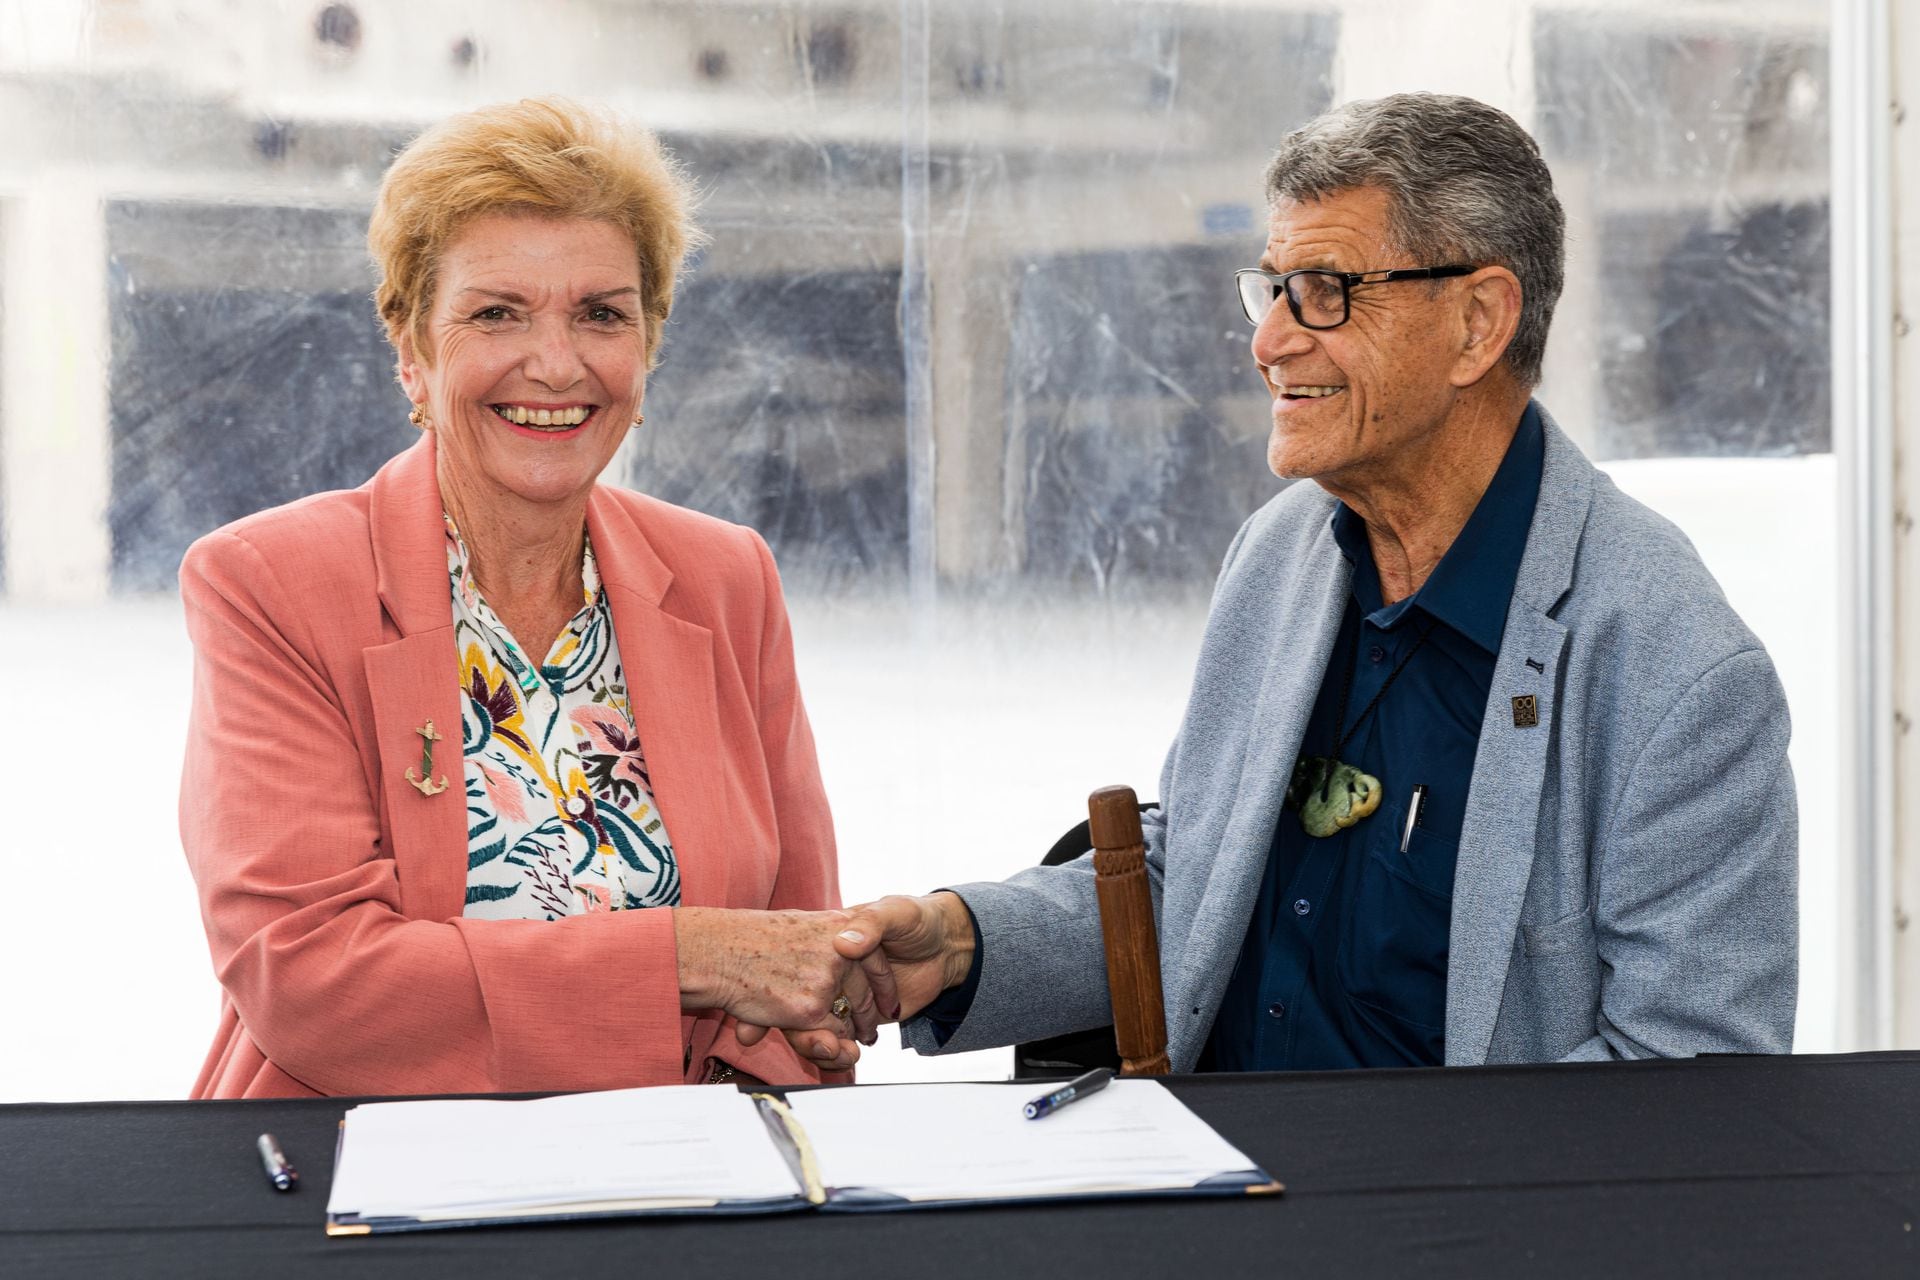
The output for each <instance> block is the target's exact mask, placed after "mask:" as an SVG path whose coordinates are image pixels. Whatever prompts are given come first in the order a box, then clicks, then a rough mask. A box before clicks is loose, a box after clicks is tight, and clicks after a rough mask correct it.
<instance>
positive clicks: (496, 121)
mask: <svg viewBox="0 0 1920 1280" xmlns="http://www.w3.org/2000/svg"><path fill="white" fill-rule="evenodd" d="M692 204H693V197H692V191H691V189H690V187H689V184H688V182H687V180H686V178H685V177H684V176H683V174H682V173H681V171H680V167H679V165H678V164H677V163H676V162H675V161H674V160H673V159H672V157H670V156H669V155H668V154H667V153H666V151H665V150H664V149H662V147H661V146H660V140H659V139H658V138H655V137H654V136H653V134H652V133H650V132H648V131H647V130H646V129H643V128H641V127H640V126H638V125H635V124H630V123H628V122H626V121H624V120H621V119H620V118H619V117H617V116H615V115H613V114H612V113H611V112H606V111H597V110H594V109H592V108H589V107H585V106H582V105H581V104H579V103H577V102H572V101H569V100H568V99H565V98H525V99H522V100H521V101H519V102H506V103H500V104H497V105H495V106H490V107H481V108H480V109H479V110H477V111H469V112H466V113H465V114H463V115H457V116H453V117H452V118H450V119H447V120H443V121H442V122H440V123H439V124H437V125H435V126H433V127H432V128H431V129H428V130H427V131H426V132H425V133H423V134H421V135H420V136H419V137H417V138H415V139H414V140H413V141H412V142H411V143H409V144H407V146H406V148H405V149H404V150H402V151H401V152H400V154H399V156H398V157H397V158H396V159H395V160H394V162H393V165H392V167H391V168H389V169H388V170H387V176H386V177H385V178H384V179H383V180H382V181H381V183H380V194H379V197H378V198H377V199H376V200H375V202H374V206H373V218H372V220H371V221H370V222H369V224H368V226H367V248H368V249H369V250H370V251H371V252H372V254H373V261H374V265H375V266H376V267H377V268H378V269H379V271H380V283H379V284H378V285H377V286H376V287H375V288H374V291H373V300H374V305H375V306H376V307H378V308H379V311H380V319H381V320H382V321H383V322H384V323H385V324H386V327H387V339H388V341H390V342H392V343H393V344H394V346H395V347H396V348H397V347H398V346H399V345H400V340H401V338H402V337H403V336H405V337H407V338H410V339H411V340H412V342H413V347H414V350H415V351H416V352H418V353H419V356H420V358H421V359H422V360H426V359H427V358H428V356H429V355H430V354H431V348H430V346H429V344H428V342H427V319H428V315H429V313H430V312H431V311H432V308H433V297H434V290H435V288H436V286H437V285H438V283H439V271H440V257H441V255H442V254H443V253H444V252H445V251H446V248H447V245H449V244H450V243H452V241H453V239H454V237H455V236H456V235H458V234H459V233H460V231H461V229H462V228H463V227H465V226H466V225H467V223H469V222H471V221H472V220H473V219H475V218H478V217H482V216H484V215H487V214H492V213H529V214H534V215H537V216H543V217H553V218H589V219H593V220H596V221H601V222H610V223H612V224H613V225H615V226H617V227H619V228H620V229H621V230H622V231H625V232H626V233H627V234H628V235H629V236H631V237H632V238H633V245H634V250H635V252H636V253H637V255H638V257H639V265H640V309H641V312H642V314H643V315H644V316H645V321H646V341H647V355H648V360H649V363H651V362H654V361H657V360H658V359H659V355H660V334H661V329H662V327H663V326H665V324H666V322H667V316H668V314H669V313H670V312H672V310H673V289H674V282H675V279H676V277H677V276H678V275H679V272H680V265H681V261H682V260H683V259H684V258H685V257H686V255H687V251H688V250H689V249H691V248H693V247H694V246H695V245H696V244H698V243H699V242H700V240H701V238H702V237H701V235H700V233H699V231H698V230H697V229H695V227H694V225H693V219H692V213H691V209H692Z"/></svg>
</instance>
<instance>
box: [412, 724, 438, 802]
mask: <svg viewBox="0 0 1920 1280" xmlns="http://www.w3.org/2000/svg"><path fill="white" fill-rule="evenodd" d="M414 732H415V733H417V734H419V735H420V737H421V742H422V749H421V753H420V772H419V773H415V772H414V771H413V766H412V765H408V766H407V781H408V782H411V783H412V784H413V785H414V788H415V789H416V790H417V791H419V792H420V794H421V795H423V796H437V795H439V794H440V793H441V792H442V791H445V790H446V789H447V779H446V776H445V775H444V774H443V775H441V776H440V777H438V778H436V777H434V776H433V744H434V743H436V742H438V741H440V735H439V734H437V733H435V732H434V731H433V721H431V720H429V721H427V723H426V724H425V725H424V726H423V727H421V728H419V729H415V730H414ZM423 775H424V776H423Z"/></svg>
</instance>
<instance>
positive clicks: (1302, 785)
mask: <svg viewBox="0 0 1920 1280" xmlns="http://www.w3.org/2000/svg"><path fill="white" fill-rule="evenodd" d="M1380 794H1381V792H1380V779H1378V778H1376V777H1374V776H1373V775H1372V774H1367V773H1362V772H1360V770H1358V769H1356V768H1354V767H1353V766H1352V765H1350V764H1342V763H1341V762H1340V761H1338V760H1333V759H1329V758H1328V757H1326V756H1301V757H1300V759H1299V760H1298V761H1297V762H1295V764H1294V766H1293V781H1292V782H1290V783H1289V784H1288V785H1287V803H1288V804H1290V805H1292V806H1293V807H1294V808H1295V809H1297V810H1299V812H1300V825H1301V826H1302V827H1303V828H1305V829H1306V833H1307V834H1308V835H1310V836H1317V837H1322V838H1324V837H1326V836H1330V835H1332V834H1333V833H1334V832H1336V831H1342V830H1344V829H1346V828H1347V827H1350V826H1352V825H1353V824H1354V823H1356V822H1358V821H1360V819H1362V818H1364V817H1366V816H1367V815H1368V814H1370V813H1372V812H1373V811H1374V810H1375V809H1378V808H1379V807H1380Z"/></svg>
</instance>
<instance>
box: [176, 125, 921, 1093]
mask: <svg viewBox="0 0 1920 1280" xmlns="http://www.w3.org/2000/svg"><path fill="white" fill-rule="evenodd" d="M687 205H688V198H687V192H686V187H685V185H684V183H683V181H682V180H681V178H680V177H679V175H678V173H677V171H676V170H675V168H674V166H673V165H672V164H671V162H670V161H669V160H668V159H667V158H666V157H665V156H664V155H663V154H662V152H661V150H660V148H659V146H658V144H657V143H656V142H655V140H654V139H653V138H652V136H651V135H649V134H647V133H645V132H644V131H642V130H639V129H635V128H631V127H627V126H623V125H622V124H620V123H619V122H617V121H615V120H613V119H611V118H609V117H605V116H602V115H599V114H596V113H593V112H590V111H587V110H585V109H583V108H581V107H578V106H576V105H573V104H570V103H567V102H564V101H559V100H543V101H528V102H521V103H518V104H515V105H511V106H501V107H493V108H489V109H485V110H481V111H476V112H473V113H471V114H468V115H465V116H461V117H457V118H455V119H453V120H450V121H448V122H446V123H445V124H442V125H441V126H439V127H438V128H435V129H433V130H431V131H429V132H428V133H426V134H425V135H423V136H422V137H421V138H419V139H418V140H417V141H415V142H414V143H413V144H412V145H411V146H410V147H408V148H407V150H406V151H405V152H403V153H402V154H401V156H400V157H399V159H398V160H397V161H396V162H395V163H394V165H393V167H392V169H391V171H390V172H389V173H388V175H387V177H386V180H385V182H384V183H383V184H382V187H381V190H380V196H379V201H378V204H377V206H376V207H375V210H374V213H373V220H372V226H371V230H370V233H369V236H368V241H369V244H370V246H371V248H372V251H373V256H374V259H375V261H376V263H377V265H378V268H379V271H380V275H381V279H380V284H379V288H378V291H377V293H376V299H377V302H378V305H379V310H380V315H381V317H382V319H383V320H384V321H385V324H386V328H387V333H388V336H389V337H390V339H391V340H392V342H393V345H394V348H395V350H396V352H397V353H398V357H399V372H400V381H401V384H402V385H403V386H404V387H405V389H406V392H407V395H408V397H409V398H410V399H411V400H412V402H413V411H412V415H411V416H412V419H413V421H414V422H415V423H416V424H418V425H419V426H420V427H421V428H422V434H421V438H420V440H419V442H418V443H416V444H415V445H414V446H413V447H412V448H410V449H408V450H407V451H406V452H405V453H403V454H401V455H400V456H399V457H397V458H395V459H394V460H393V461H392V462H390V463H388V464H387V465H386V466H385V467H383V468H381V470H380V472H379V473H378V474H377V475H375V476H374V477H373V479H372V480H370V481H368V482H367V483H366V484H365V485H363V486H362V487H361V488H359V489H356V490H354V491H352V492H344V493H327V494H321V495H319V496H317V497H313V498H308V499H306V500H304V501H301V502H296V503H293V504H291V505H290V506H286V507H282V508H279V509H276V510H272V511H267V512H264V513H261V514H259V515H255V516H252V517H249V518H247V519H245V520H241V521H239V522H237V523H235V524H232V525H229V526H227V527H226V528H224V529H221V530H218V531H216V532H214V533H212V534H209V535H208V536H207V537H205V538H203V539H201V540H200V541H199V542H198V543H196V544H195V545H194V547H193V548H192V550H191V551H190V552H189V553H188V555H187V558H186V561H185V563H184V564H183V565H182V567H181V573H180V578H181V592H182V595H183V597H184V600H185V604H186V613H187V624H188V628H189V630H190V632H191V633H192V637H193V642H194V649H195V667H194V699H193V719H192V726H191V730H190V737H189V743H188V748H187V762H186V771H185V778H184V782H183V786H182V794H181V805H180V811H181V832H182V837H183V840H184V843H185V846H186V851H187V857H188V860H189V862H190V864H191V866H192V869H193V873H194V877H195V880H196V881H197V883H198V885H199V891H200V900H201V909H202V914H203V916H204V919H205V922H206V928H207V936H208V941H209V944H210V946H211V948H212V952H213V961H214V966H215V968H216V970H217V972H218V974H219V977H220V982H221V985H222V987H223V988H224V991H225V1000H224V1005H223V1009H222V1015H221V1023H220V1028H219V1033H218V1036H217V1038H216V1040H215V1042H214V1046H213V1050H212V1053H211V1055H210V1056H209V1057H208V1059H207V1062H206V1065H205V1067H204V1068H203V1069H202V1071H201V1074H200V1078H199V1081H198V1083H197V1084H196V1085H195V1087H194V1094H195V1096H197V1097H243V1096H246V1097H251V1096H262V1095H301V1094H309V1093H318V1094H401V1093H436V1092H480V1091H487V1092H495V1091H515V1090H547V1089H595V1088H611V1087H620V1086H627V1085H637V1084H653V1083H667V1082H673V1083H679V1082H682V1081H686V1082H698V1081H703V1080H723V1079H727V1078H731V1077H733V1076H735V1075H741V1076H750V1077H756V1078H759V1079H764V1080H769V1081H785V1082H804V1081H807V1080H811V1079H817V1078H818V1076H819V1069H820V1068H822V1067H824V1068H829V1069H840V1068H845V1067H848V1066H850V1065H851V1063H852V1060H853V1059H854V1058H855V1057H857V1055H858V1052H859V1051H858V1048H857V1047H856V1045H855V1044H854V1043H852V1041H853V1040H854V1039H855V1038H859V1039H865V1040H867V1042H868V1043H871V1036H872V1031H873V1026H874V1024H875V1021H876V1020H877V1018H878V1017H879V1016H881V1015H882V1014H883V1013H891V1012H894V1010H893V1008H892V994H891V990H890V988H889V987H888V985H887V982H886V978H887V975H886V973H885V969H884V966H883V965H881V966H875V973H874V975H873V978H874V981H873V984H872V985H870V984H869V982H868V980H867V977H866V975H865V974H863V971H862V970H861V969H860V968H859V967H857V966H850V965H849V964H848V963H847V962H846V961H843V960H841V959H839V958H838V957H837V956H836V955H835V954H834V951H833V948H832V945H831V939H832V938H833V936H834V934H835V933H836V931H838V930H840V929H841V928H843V927H844V925H845V923H846V917H845V916H844V915H843V914H841V913H838V912H835V911H832V910H827V909H830V908H833V907H835V906H836V905H837V889H836V884H835V866H834V845H833V833H832V825H831V820H830V818H829V815H828V811H827V801H826V797H825V795H824V794H823V793H822V790H821V785H820V776H819V769H818V766H817V765H816V763H815V760H814V749H813V738H812V734H811V732H810V730H809V729H808V726H807V718H806V713H805V712H804V710H803V709H802V707H801V702H800V693H799V689H798V687H797V686H796V684H795V677H794V666H793V649H792V643H791V638H790V635H789V632H788V626H787V615H786V610H785V606H784V604H783V601H782V599H781V594H780V584H779V579H778V577H777V575H776V573H775V571H774V566H773V560H772V558H771V556H770V555H769V554H768V552H767V548H766V545H765V544H764V543H763V542H762V541H761V540H760V539H759V538H758V537H757V536H755V535H754V534H753V533H751V532H750V531H748V530H745V529H741V528H738V527H735V526H732V525H728V524H724V523H722V522H720V521H717V520H713V519H710V518H707V517H704V516H700V515H697V514H694V513H692V512H689V511H685V510H681V509H679V508H676V507H672V506H668V505H667V504H665V503H661V502H658V501H655V500H653V499H650V498H646V497H642V496H640V495H638V494H634V493H630V492H627V491H624V490H620V489H616V488H611V487H608V486H604V485H600V484H598V483H597V481H598V479H599V476H600V473H601V472H602V470H604V469H605V467H606V465H607V463H608V461H609V460H611V459H612V457H613V455H614V452H615V450H617V449H618V448H619V446H620V442H621V440H622V439H623V438H625V436H626V434H627V432H628V431H630V430H633V429H635V428H637V427H639V426H640V424H641V421H642V415H641V401H642V399H643V398H644V396H645V393H646V377H647V372H648V370H649V368H650V367H651V365H652V363H653V360H654V358H655V357H656V356H657V355H658V353H659V348H660V338H661V328H662V326H663V325H664V324H665V322H666V319H667V315H668V312H669V311H670V309H671V308H672V304H673V294H674V279H675V274H676V272H677V271H678V269H679V266H680V262H681V258H682V256H683V253H684V251H685V249H686V247H687V245H688V243H689V240H690V238H691V237H692V235H693V232H692V229H691V226H690V224H689V221H688V214H687ZM319 429H324V427H323V426H321V427H319ZM876 995H878V996H879V997H880V1003H879V1004H876V1001H875V996H876ZM735 1018H738V1019H739V1020H740V1022H742V1023H745V1024H749V1025H750V1026H751V1027H752V1030H749V1031H747V1032H746V1033H745V1035H746V1041H745V1042H743V1040H742V1039H741V1038H740V1037H739V1036H736V1035H735V1033H734V1028H735V1026H736V1023H735ZM766 1026H773V1027H781V1028H787V1029H789V1034H788V1035H787V1036H785V1037H781V1036H771V1037H765V1038H762V1036H761V1034H760V1031H759V1028H761V1027H766ZM809 1028H819V1029H818V1030H813V1031H809V1030H808V1029H809ZM803 1055H804V1056H803Z"/></svg>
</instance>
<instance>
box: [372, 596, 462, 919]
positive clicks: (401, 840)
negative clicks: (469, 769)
mask: <svg viewBox="0 0 1920 1280" xmlns="http://www.w3.org/2000/svg"><path fill="white" fill-rule="evenodd" d="M447 607H448V613H449V615H451V613H452V603H451V601H449V603H448V606H447ZM361 656H362V661H363V662H364V663H365V666H366V673H367V691H368V693H369V694H370V695H371V696H372V698H373V720H374V729H375V732H377V733H378V734H379V740H380V791H381V796H382V798H383V799H384V800H385V802H386V807H387V824H386V825H387V830H388V831H390V832H391V833H392V836H393V860H394V863H395V865H396V867H397V869H398V872H399V876H400V899H401V910H402V911H403V912H404V913H405V914H406V915H408V916H411V917H413V918H415V919H421V920H451V919H453V918H454V917H456V916H458V915H459V914H460V913H461V912H462V911H464V910H465V909H466V901H467V860H466V858H464V857H458V856H449V855H448V853H447V850H451V849H460V850H464V849H465V848H466V847H467V822H466V818H467V805H466V794H467V786H466V769H465V758H464V756H463V753H462V750H461V717H460V684H459V681H458V679H457V677H456V672H457V671H458V670H459V655H458V654H457V653H455V652H454V648H453V627H452V624H451V619H449V624H448V625H447V626H444V627H441V628H439V629H438V630H435V631H426V632H422V633H420V634H418V635H412V636H407V637H405V638H403V639H400V640H396V641H395V642H394V643H392V644H385V645H377V646H375V647H374V648H371V649H367V650H365V651H364V652H363V654H362V655H361ZM427 729H431V730H432V731H433V732H434V733H436V734H438V735H440V736H439V738H438V739H437V740H435V741H434V742H433V744H432V757H431V759H432V763H431V766H430V768H423V765H425V764H426V762H427V755H428V751H427V739H426V738H425V737H424V733H423V731H425V730H427ZM409 771H411V772H412V777H409V776H408V774H409ZM416 778H417V779H421V780H422V782H423V784H424V786H425V787H427V788H430V789H433V792H434V793H433V794H431V795H429V794H427V793H426V791H424V790H422V789H421V786H418V785H416V784H415V782H414V779H416Z"/></svg>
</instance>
